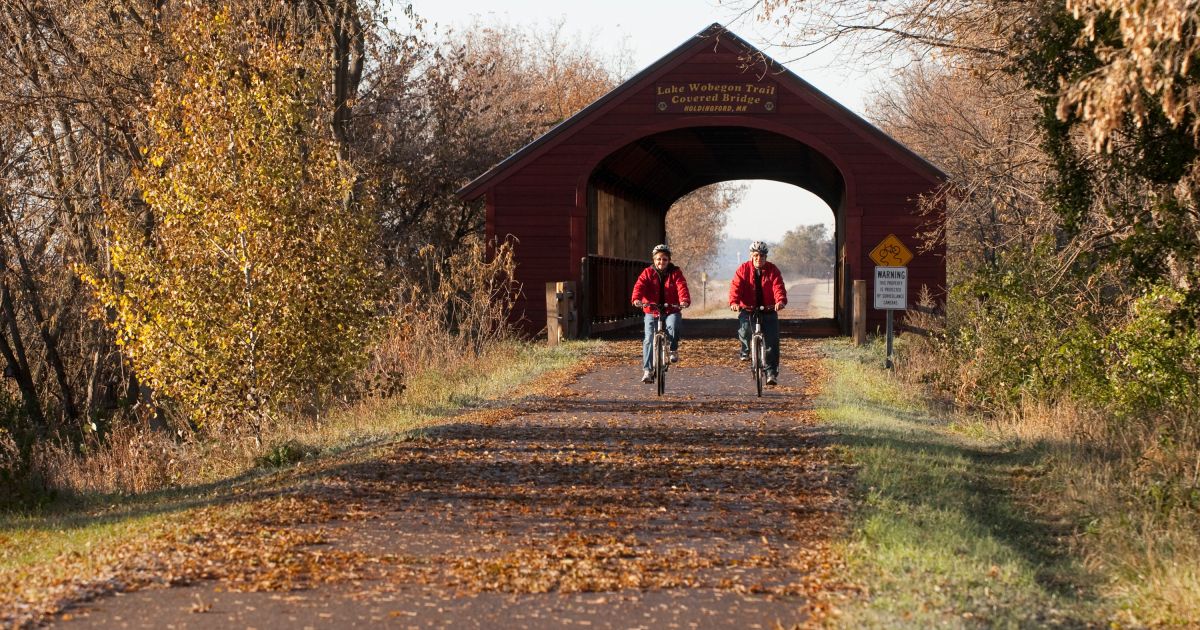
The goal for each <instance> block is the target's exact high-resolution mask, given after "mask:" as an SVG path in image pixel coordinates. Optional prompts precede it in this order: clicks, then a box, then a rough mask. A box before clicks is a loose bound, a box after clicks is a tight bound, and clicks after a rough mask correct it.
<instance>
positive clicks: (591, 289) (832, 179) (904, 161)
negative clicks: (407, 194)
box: [459, 24, 945, 335]
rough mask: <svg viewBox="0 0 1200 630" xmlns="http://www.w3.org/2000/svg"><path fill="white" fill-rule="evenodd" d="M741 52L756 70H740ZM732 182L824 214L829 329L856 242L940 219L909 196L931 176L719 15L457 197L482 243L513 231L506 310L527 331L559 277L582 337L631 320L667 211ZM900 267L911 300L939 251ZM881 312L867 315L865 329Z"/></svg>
mask: <svg viewBox="0 0 1200 630" xmlns="http://www.w3.org/2000/svg"><path fill="white" fill-rule="evenodd" d="M752 59H760V60H764V63H765V65H762V64H759V65H756V66H754V67H753V68H750V69H747V62H748V60H752ZM763 67H765V68H768V69H769V70H770V71H769V72H766V73H763V72H761V69H762V68H763ZM755 69H758V70H759V71H758V72H756V71H755ZM739 179H765V180H775V181H779V182H784V183H788V184H793V185H795V186H799V187H801V188H804V189H806V190H808V191H810V192H812V193H813V194H814V195H816V196H817V197H819V198H820V199H822V200H823V201H824V202H825V203H826V204H828V205H829V207H830V208H831V209H832V210H833V212H834V224H835V229H834V237H835V240H836V259H837V260H836V269H835V290H834V302H835V306H834V322H833V323H834V324H835V326H836V328H837V329H838V330H840V331H841V332H843V333H848V332H849V326H850V309H851V303H850V292H849V288H850V286H851V283H852V282H853V281H854V280H865V281H866V282H867V283H868V290H870V289H871V287H870V286H869V285H870V284H871V283H872V282H873V279H874V274H873V265H874V263H873V262H872V261H871V260H870V259H869V256H868V254H869V253H870V250H871V249H872V248H873V247H874V246H875V245H876V244H877V243H878V242H879V241H881V240H883V239H884V238H885V237H887V236H888V235H889V234H894V235H895V236H897V237H898V238H900V239H901V241H902V242H905V243H907V244H908V245H909V247H910V249H913V250H914V251H915V250H916V249H917V248H916V245H917V244H918V242H919V241H918V235H919V233H920V232H922V231H925V230H928V229H931V228H936V227H937V225H930V223H931V222H933V223H935V224H936V223H937V222H940V221H943V220H944V216H943V215H942V213H940V212H938V211H936V210H935V211H934V212H932V213H929V212H925V211H922V209H921V208H920V207H919V201H918V200H919V199H920V198H921V197H922V196H925V195H929V194H931V193H932V192H933V191H935V190H936V189H937V187H938V186H940V185H941V183H942V182H943V180H944V175H943V174H942V173H941V171H939V170H938V169H937V168H936V167H934V166H932V165H931V164H929V163H928V162H926V161H925V160H924V159H922V158H921V157H920V156H918V155H916V154H915V153H913V152H912V151H910V150H909V149H907V148H906V147H904V146H903V145H901V144H900V143H899V142H897V141H896V140H894V139H892V138H890V137H889V136H887V135H886V134H884V133H883V132H881V131H880V130H879V129H877V128H875V127H874V126H872V125H871V124H870V123H868V122H866V121H864V120H863V119H862V118H860V117H858V116H857V115H856V114H854V113H853V112H851V111H849V110H848V109H846V108H845V107H843V106H841V105H840V104H838V103H837V102H836V101H834V100H832V99H831V98H829V97H828V96H826V95H824V94H823V93H821V92H820V91H818V90H817V89H816V88H814V87H812V86H811V85H809V84H808V83H807V82H805V81H804V80H803V79H801V78H800V77H798V76H796V75H795V74H793V73H791V72H788V71H786V70H783V69H782V68H781V67H780V66H778V65H777V64H775V63H774V62H773V61H771V60H770V59H769V58H767V57H765V56H763V55H762V53H761V52H759V51H757V50H756V49H754V48H753V47H752V46H750V45H749V44H748V43H746V42H745V41H744V40H742V39H741V38H739V37H737V36H736V35H734V34H733V33H731V32H729V31H727V30H725V29H724V28H723V27H722V26H721V25H719V24H714V25H712V26H710V27H709V28H708V29H705V30H704V31H702V32H701V33H699V34H698V35H696V36H695V37H694V38H692V39H691V40H689V41H687V42H685V43H684V44H682V45H681V46H679V47H678V48H676V49H675V50H674V51H672V52H671V53H669V54H667V55H666V56H665V57H663V58H662V59H660V60H659V61H658V62H656V63H655V64H653V65H651V66H650V67H648V68H646V69H645V70H643V71H642V72H641V73H639V74H637V75H635V76H634V77H633V78H631V79H629V80H628V81H626V82H625V83H623V84H622V85H621V86H618V87H617V88H616V89H614V90H613V91H611V92H609V93H608V94H606V95H605V96H604V97H602V98H600V99H599V100H597V101H596V102H595V103H593V104H591V105H590V106H588V107H587V108H585V109H584V110H582V111H581V112H579V113H578V114H576V115H575V116H573V117H571V118H569V119H567V120H566V121H564V122H562V123H561V124H559V125H558V126H557V127H555V128H554V129H552V130H551V131H549V132H548V133H546V134H545V135H543V136H542V137H541V138H539V139H538V140H536V141H534V142H532V143H530V144H529V145H527V146H526V147H524V148H522V149H521V150H520V151H518V152H517V153H515V154H513V155H512V156H510V157H509V158H507V159H506V160H504V161H503V162H501V163H500V164H498V165H496V166H495V167H493V168H492V169H491V170H489V171H488V172H487V173H484V174H483V175H481V176H480V177H478V178H477V179H475V180H474V181H472V182H471V183H469V184H468V185H467V186H465V187H464V188H463V189H462V190H461V191H460V192H459V194H460V195H461V196H463V197H464V198H466V199H468V200H471V199H478V198H480V197H482V198H484V199H485V200H486V208H487V236H488V237H489V238H505V237H508V236H512V237H515V238H516V239H517V241H518V244H517V248H516V257H517V279H518V281H520V282H521V283H522V284H523V286H525V287H526V288H527V290H526V293H525V295H524V296H523V298H524V299H523V300H522V301H521V303H520V304H519V305H518V308H519V309H520V310H521V311H522V312H523V315H524V318H525V320H524V321H525V327H526V329H527V331H528V332H530V333H534V332H536V331H537V330H539V329H541V328H542V326H543V323H544V322H545V321H546V320H545V302H544V300H543V298H542V295H541V293H540V291H541V287H544V286H545V283H546V282H554V281H563V280H572V281H575V282H577V283H578V286H579V287H580V296H579V297H580V300H579V302H580V305H581V307H582V308H581V309H580V314H581V318H582V321H581V326H580V329H581V332H582V333H583V334H585V335H586V334H588V333H594V332H599V331H601V330H604V329H608V328H612V327H615V326H620V325H623V324H627V323H630V322H637V321H638V317H639V315H638V312H637V311H636V310H635V309H633V308H632V307H631V306H630V305H629V304H628V301H629V294H630V290H631V289H632V281H633V280H634V279H635V278H636V276H637V273H638V272H640V271H641V270H642V269H643V268H644V267H645V265H646V264H647V263H648V261H647V256H648V252H649V251H650V248H651V247H653V245H654V244H656V243H660V242H664V241H665V240H666V238H665V237H666V222H665V217H666V212H667V210H668V209H669V208H670V207H671V205H672V204H673V203H674V202H675V201H676V200H677V199H679V198H680V197H682V196H684V195H685V194H687V193H689V192H691V191H693V190H695V189H697V188H700V187H702V186H705V185H708V184H713V183H717V182H721V181H728V180H739ZM779 211H780V212H786V211H787V209H783V208H781V209H779ZM780 236H782V235H770V234H764V235H763V237H762V240H767V241H770V240H772V238H778V237H780ZM668 244H669V243H668ZM908 267H909V284H910V291H909V294H910V296H914V295H915V294H916V292H917V289H919V288H920V287H921V286H925V287H928V288H929V289H930V290H931V291H933V292H934V294H935V295H938V294H940V293H941V292H942V290H943V287H944V285H945V259H944V251H943V250H941V249H934V250H932V251H924V252H921V253H920V254H919V255H918V256H917V257H916V258H915V259H914V260H913V261H912V262H911V263H909V265H908ZM883 319H884V313H882V312H876V311H873V309H869V310H868V327H869V328H874V327H875V326H876V325H880V324H882V322H883Z"/></svg>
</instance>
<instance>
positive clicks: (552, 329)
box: [546, 282, 579, 346]
mask: <svg viewBox="0 0 1200 630" xmlns="http://www.w3.org/2000/svg"><path fill="white" fill-rule="evenodd" d="M575 304H576V291H575V283H574V282H547V283H546V343H548V344H550V345H552V346H553V345H557V344H558V342H560V341H562V340H563V339H578V338H579V313H578V312H576V309H575Z"/></svg>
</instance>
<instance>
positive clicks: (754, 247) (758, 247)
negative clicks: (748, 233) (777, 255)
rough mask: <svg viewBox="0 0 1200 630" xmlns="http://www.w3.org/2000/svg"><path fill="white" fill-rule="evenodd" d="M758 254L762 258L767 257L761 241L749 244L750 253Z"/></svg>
mask: <svg viewBox="0 0 1200 630" xmlns="http://www.w3.org/2000/svg"><path fill="white" fill-rule="evenodd" d="M755 252H758V253H760V254H762V255H763V256H766V255H767V244H766V243H764V242H762V241H754V242H753V243H750V253H752V254H753V253H755Z"/></svg>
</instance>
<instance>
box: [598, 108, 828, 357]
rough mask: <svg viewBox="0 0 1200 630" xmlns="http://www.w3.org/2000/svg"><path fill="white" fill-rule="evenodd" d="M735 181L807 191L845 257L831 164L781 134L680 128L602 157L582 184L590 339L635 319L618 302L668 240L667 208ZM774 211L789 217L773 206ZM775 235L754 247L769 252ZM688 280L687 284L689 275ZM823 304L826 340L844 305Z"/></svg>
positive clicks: (746, 129) (747, 129)
mask: <svg viewBox="0 0 1200 630" xmlns="http://www.w3.org/2000/svg"><path fill="white" fill-rule="evenodd" d="M735 180H769V181H773V182H780V183H782V184H788V185H790V186H794V187H797V188H799V189H803V190H804V191H807V192H808V193H810V194H811V195H812V196H813V197H815V198H816V199H818V200H820V202H822V203H824V205H825V206H826V207H827V208H828V209H829V211H830V213H831V215H832V224H833V230H832V238H833V242H834V247H835V251H837V252H842V251H844V241H845V235H844V229H842V227H841V226H842V225H843V217H844V214H845V207H846V182H845V179H844V178H843V176H842V174H841V172H840V171H839V169H838V168H837V167H836V166H835V165H834V163H833V162H832V161H831V160H830V159H829V158H827V157H826V156H825V155H823V154H821V153H820V152H819V151H817V150H816V149H814V148H813V147H811V146H809V145H807V144H805V143H803V142H801V141H799V140H797V139H795V138H791V137H788V136H786V135H783V134H781V133H777V132H774V131H769V130H764V129H758V128H752V127H741V126H696V127H683V128H678V129H672V130H669V131H663V132H659V133H654V134H650V135H646V136H643V137H641V138H638V139H636V140H634V141H632V142H629V143H628V144H626V145H624V146H622V147H620V148H618V149H616V150H615V151H613V152H612V153H610V154H609V155H607V156H606V157H604V158H603V159H602V160H600V162H599V164H598V165H597V166H596V168H595V169H594V170H593V171H592V173H591V176H590V177H589V178H588V183H587V209H588V212H587V252H588V263H587V264H588V266H589V267H590V269H587V270H585V271H584V275H585V276H587V281H586V283H585V284H586V285H587V286H588V290H589V292H590V294H589V295H588V296H587V298H586V299H585V301H586V302H587V304H588V306H589V308H590V313H589V316H591V317H592V318H593V320H594V321H595V322H596V323H597V324H598V325H599V326H598V327H597V328H593V331H595V332H599V331H602V330H604V329H606V328H612V327H617V326H619V325H620V322H622V321H626V322H628V321H634V320H635V318H636V313H634V312H632V311H631V310H630V307H629V306H628V305H627V303H626V302H627V299H626V298H627V293H626V290H627V288H628V287H627V285H629V286H631V283H632V281H633V279H635V278H636V273H637V272H638V271H640V270H641V268H642V267H643V266H644V265H645V261H646V260H647V256H648V252H649V251H650V249H651V248H652V247H653V246H654V245H655V244H656V243H660V242H669V241H670V239H669V238H668V234H667V229H666V217H667V213H668V211H669V210H670V208H671V207H672V205H673V204H674V203H675V202H676V201H678V200H679V199H681V198H683V197H684V196H685V195H687V194H688V193H691V192H692V191H695V190H697V189H700V188H702V187H705V186H708V185H711V184H714V183H718V182H726V181H735ZM792 211H793V212H794V209H793V210H792ZM778 212H780V213H787V212H789V209H788V208H786V207H780V208H779V209H778ZM783 236H784V234H783V233H777V234H764V235H763V236H762V237H761V238H762V240H767V241H772V242H776V243H778V242H779V241H780V240H781V239H782V237H783ZM843 261H844V256H841V255H838V256H836V260H835V261H834V262H833V263H832V267H831V268H830V269H829V270H828V274H827V275H828V277H829V279H830V284H829V286H828V287H826V289H827V290H828V293H829V295H831V296H839V297H840V296H841V295H842V293H843V291H842V284H843V276H844V273H843V272H842V268H843ZM690 271H692V272H693V275H696V271H697V270H690ZM700 271H702V272H707V270H700ZM713 280H714V281H720V280H722V279H721V278H713ZM724 280H728V278H724ZM692 282H695V280H692ZM709 295H714V294H713V293H709ZM721 299H722V300H723V299H724V298H723V296H722V298H721ZM832 302H833V303H832V304H831V305H830V311H829V312H828V314H826V315H825V316H824V318H823V319H825V318H827V320H828V328H829V330H830V332H831V333H832V332H833V331H836V329H837V328H836V327H837V323H838V320H840V319H841V318H842V315H841V313H842V312H843V311H844V300H842V299H837V298H835V299H833V300H832ZM793 313H794V314H789V315H791V317H792V318H795V319H803V318H805V316H806V315H807V313H802V312H795V311H794V312H793ZM813 319H815V318H813ZM794 328H797V327H794Z"/></svg>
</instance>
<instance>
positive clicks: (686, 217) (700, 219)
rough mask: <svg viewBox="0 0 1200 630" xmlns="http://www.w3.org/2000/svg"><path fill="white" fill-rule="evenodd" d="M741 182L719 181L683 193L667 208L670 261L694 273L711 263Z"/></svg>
mask: <svg viewBox="0 0 1200 630" xmlns="http://www.w3.org/2000/svg"><path fill="white" fill-rule="evenodd" d="M745 193H746V188H745V186H742V185H737V184H729V183H721V184H712V185H710V186H705V187H703V188H699V189H696V190H694V191H692V192H690V193H688V194H687V195H684V196H683V197H682V198H680V199H679V200H678V201H676V202H675V203H674V204H672V205H671V209H670V210H668V211H667V244H668V245H670V246H671V261H672V262H674V263H675V264H676V265H678V266H679V267H682V268H683V269H684V270H685V272H688V273H692V274H696V273H698V272H700V271H704V270H705V269H707V268H708V266H709V265H710V264H712V262H713V259H714V258H716V256H717V252H718V250H719V249H720V247H721V239H722V238H724V232H725V222H726V221H727V219H728V215H729V210H730V209H731V208H733V207H734V206H736V205H737V204H738V203H739V202H740V201H741V200H742V197H744V196H745Z"/></svg>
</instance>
